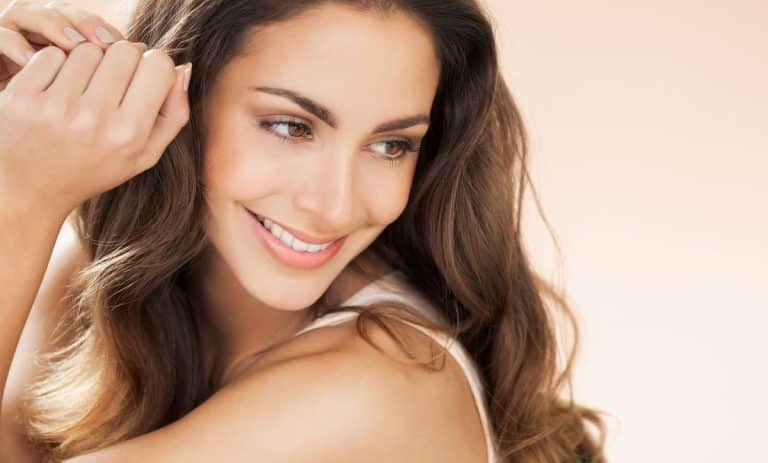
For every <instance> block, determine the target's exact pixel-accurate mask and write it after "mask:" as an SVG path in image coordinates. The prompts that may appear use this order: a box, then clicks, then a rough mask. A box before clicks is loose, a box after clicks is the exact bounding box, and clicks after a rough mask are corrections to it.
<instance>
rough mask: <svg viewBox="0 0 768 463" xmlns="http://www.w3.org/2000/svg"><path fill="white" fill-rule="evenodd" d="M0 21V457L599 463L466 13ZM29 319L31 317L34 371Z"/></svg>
mask: <svg viewBox="0 0 768 463" xmlns="http://www.w3.org/2000/svg"><path fill="white" fill-rule="evenodd" d="M0 25H2V26H3V27H4V28H5V29H4V30H5V34H4V37H6V38H5V42H4V45H1V46H2V47H3V49H2V50H3V54H5V55H6V57H7V58H8V59H10V60H11V61H14V63H15V65H9V66H8V69H7V74H9V75H13V78H12V79H11V80H10V82H8V83H7V85H8V87H7V88H6V89H5V90H4V92H3V93H0V111H2V114H3V117H4V120H7V121H10V123H9V124H7V125H6V128H5V129H2V132H0V137H2V143H0V145H2V146H3V147H5V148H2V151H1V152H0V159H2V163H3V164H2V169H3V173H4V174H6V173H10V172H13V175H4V176H3V177H2V183H0V189H1V190H2V191H3V192H4V193H5V195H4V198H9V199H8V200H7V201H8V206H7V207H6V212H5V215H4V216H3V218H2V219H3V222H4V223H5V224H13V225H12V226H9V227H7V228H6V231H4V233H5V234H4V235H3V238H4V240H5V242H6V243H11V242H13V243H14V244H13V246H10V245H6V247H4V248H3V253H4V254H3V256H2V257H3V258H4V259H3V261H4V262H14V260H15V261H22V260H23V261H24V263H25V265H23V266H21V267H22V268H21V270H20V269H19V268H18V266H13V278H14V281H20V282H22V283H23V284H21V285H19V286H18V287H19V289H17V290H16V293H12V294H11V296H8V297H9V298H10V299H8V303H7V304H6V306H7V307H8V309H6V307H4V310H8V311H9V313H10V314H11V315H9V317H10V320H11V321H15V322H17V323H12V322H11V323H8V326H9V327H8V328H4V331H2V335H3V337H2V339H0V341H1V342H2V345H3V346H4V347H5V348H6V351H7V350H10V351H11V352H13V348H11V347H9V346H11V345H12V346H13V347H16V344H17V343H18V345H19V349H18V350H17V352H16V354H14V355H15V357H14V368H13V369H11V372H10V374H9V375H8V388H9V389H8V391H6V393H5V394H4V399H3V404H2V407H3V415H4V417H6V418H4V421H3V426H4V428H3V429H2V432H3V438H4V439H3V442H13V444H4V447H3V450H4V452H6V453H5V455H13V458H15V460H14V461H25V460H23V459H26V461H41V460H44V459H45V460H51V461H71V462H101V461H110V462H123V461H125V462H127V461H137V460H139V459H144V460H148V461H169V462H170V461H184V462H193V461H201V462H202V461H228V462H238V461H253V460H256V461H269V462H295V461H309V460H311V461H318V462H322V461H328V462H330V461H334V462H343V461H368V462H377V461H408V462H411V461H413V462H416V461H419V462H427V461H441V462H448V461H456V462H459V461H461V462H465V461H466V462H470V461H471V462H483V461H515V462H549V461H559V462H577V461H590V462H597V461H603V457H602V439H600V441H599V442H597V441H596V440H595V439H594V438H593V437H592V436H590V435H589V433H588V432H587V427H586V422H587V421H590V422H592V423H593V424H595V425H596V426H597V427H598V428H599V429H602V422H601V419H600V418H599V417H598V415H597V414H596V413H595V412H594V411H592V410H590V409H587V408H583V407H580V406H578V405H576V404H575V403H574V402H573V400H563V399H561V398H560V397H559V393H560V392H561V390H560V389H561V386H562V385H563V383H564V382H567V381H568V380H569V366H570V362H571V361H572V358H571V359H569V362H568V365H566V368H565V369H564V371H562V372H558V369H557V365H556V352H557V345H556V339H555V337H554V327H553V323H554V319H553V318H552V314H550V313H548V310H547V308H546V306H545V303H544V296H546V295H547V294H549V295H552V296H555V295H554V293H550V292H549V290H548V288H547V286H546V285H545V284H544V283H543V282H541V281H540V280H539V279H538V278H537V277H536V276H535V274H534V272H533V269H532V268H531V266H530V264H529V263H528V261H527V258H526V255H525V253H524V251H523V247H522V242H521V240H520V233H519V231H520V230H519V223H520V219H519V210H520V201H521V200H522V193H523V186H524V180H526V179H527V175H526V171H525V136H524V131H523V127H522V123H521V121H520V118H519V114H518V112H517V110H516V108H515V105H514V103H513V100H512V97H511V96H510V94H509V91H508V89H507V86H506V85H505V83H504V81H503V80H502V78H501V76H500V74H499V71H498V63H497V55H496V46H495V42H494V36H493V31H492V28H491V26H490V24H489V22H488V19H487V17H486V15H485V14H484V13H483V11H482V10H481V9H480V7H479V6H478V5H477V4H476V3H475V2H473V1H469V0H454V1H446V0H440V1H413V0H400V1H378V2H376V1H354V0H346V1H320V0H298V1H293V2H284V1H254V0H248V1H246V0H242V1H241V0H237V1H236V0H213V1H211V0H208V1H205V0H187V1H181V0H145V1H142V2H140V3H139V5H137V7H136V10H135V12H134V15H133V17H132V18H131V21H130V23H129V27H128V30H127V33H126V38H127V40H122V39H123V37H122V35H121V34H120V32H119V31H117V30H116V29H115V28H114V27H113V26H111V25H109V24H107V23H105V22H104V21H103V20H102V19H101V18H98V17H95V16H93V15H87V13H85V12H83V11H81V10H78V9H76V8H75V7H73V6H71V5H66V4H57V3H50V4H47V6H45V7H42V6H37V5H31V4H25V3H16V4H14V5H13V6H12V7H11V8H9V9H8V10H6V12H5V13H4V14H3V16H2V20H0ZM54 26H55V27H54ZM66 27H69V28H70V29H66V32H63V31H64V30H65V28H66ZM28 42H29V43H28ZM32 43H37V44H38V46H37V47H35V48H39V47H40V46H42V45H45V44H47V43H50V44H51V46H49V47H46V48H44V49H43V50H41V51H39V52H38V53H37V54H36V55H35V56H34V57H33V58H32V59H31V61H28V58H27V57H26V56H25V52H29V51H33V50H30V49H24V46H30V47H31V46H32ZM25 44H26V45H25ZM147 47H148V48H149V49H151V50H150V51H149V52H146V53H145V54H143V55H142V54H141V52H143V51H144V50H145V48H147ZM185 63H191V69H192V71H191V78H190V64H185ZM174 66H175V68H174ZM17 71H18V73H17ZM187 86H188V87H187ZM187 92H188V93H187ZM30 108H33V109H30ZM52 115H53V116H52ZM24 133H27V134H30V133H34V134H35V136H34V137H23V136H22V135H23V134H24ZM40 140H43V141H44V143H41V142H40ZM54 147H55V148H56V149H53V148H54ZM11 148H12V149H11ZM95 172H98V175H94V173H95ZM40 179H44V180H45V181H41V180H40ZM73 209H74V213H73V214H72V215H69V212H70V211H72V210H73ZM33 211H34V212H33ZM68 215H69V218H70V219H72V222H73V224H74V226H75V228H76V231H77V240H72V241H71V242H68V241H67V240H66V238H65V235H64V234H63V233H62V234H61V235H59V239H58V240H56V234H57V233H58V230H59V229H60V226H61V225H62V223H64V222H65V219H66V218H67V217H68ZM33 219H34V220H33ZM32 224H34V226H33V225H32ZM41 224H42V226H41ZM54 242H55V247H54ZM22 248H23V249H25V250H26V251H25V253H23V254H22V253H21V251H20V249H22ZM52 248H53V249H52ZM30 249H32V250H34V251H32V253H31V254H30V251H29V250H30ZM51 254H52V257H51V260H50V262H51V264H50V265H49V266H48V269H47V270H46V268H45V262H47V261H48V257H49V256H50V255H51ZM14 258H15V259H14ZM35 263H36V264H37V265H36V264H35ZM4 265H5V267H3V268H2V271H3V274H2V275H3V276H4V278H5V279H4V280H0V283H4V282H10V281H11V271H12V270H11V269H12V266H11V265H10V264H4ZM43 272H45V274H44V275H43ZM41 280H42V283H40V282H41ZM38 285H39V290H38ZM24 288H28V291H26V292H24ZM35 294H36V297H33V295H35ZM62 296H66V297H62ZM32 299H34V301H33V300H32ZM555 301H556V302H557V303H558V304H559V305H560V306H561V307H563V308H564V309H565V310H564V313H565V314H566V315H568V316H569V317H570V312H569V311H568V309H567V306H565V304H564V303H563V301H561V300H559V299H557V298H555ZM29 306H32V309H31V310H30V316H29V320H30V322H29V323H30V324H32V323H33V322H34V320H41V322H40V326H44V327H53V326H55V327H56V328H57V329H56V331H55V333H54V334H55V335H56V337H55V339H54V340H53V341H52V342H51V343H50V345H47V344H46V345H45V346H44V347H45V349H42V347H41V350H44V351H45V352H44V355H41V356H40V357H39V358H38V360H39V363H37V364H36V365H38V366H37V367H36V368H35V369H32V368H27V369H24V368H23V367H21V366H19V367H17V365H21V364H22V362H30V359H31V358H32V356H33V354H32V353H31V351H32V348H30V347H29V346H35V345H36V344H34V341H33V340H29V341H25V338H24V336H22V335H21V327H22V325H23V324H24V321H25V320H26V319H27V312H24V311H23V310H22V309H21V307H29ZM10 309H15V310H10ZM54 314H55V315H54ZM9 317H7V318H9ZM349 321H355V323H347V322H349ZM29 326H30V327H25V328H24V331H25V335H26V333H27V332H31V333H43V334H38V336H44V335H46V334H51V333H50V332H49V331H44V330H45V329H46V328H38V327H37V325H29ZM51 330H52V328H51ZM20 338H21V339H20ZM29 339H35V335H34V334H30V335H29ZM435 341H437V343H435ZM452 341H453V342H452ZM455 341H458V343H457V342H455ZM24 346H27V347H24ZM40 346H43V345H42V344H40ZM440 346H443V347H445V348H446V349H447V350H444V349H441V348H440ZM446 354H447V355H446ZM10 355H11V354H9V357H8V358H9V360H8V361H7V362H4V363H5V364H6V368H5V369H4V370H0V371H2V372H3V373H5V372H6V371H8V369H7V363H10ZM25 355H27V357H24V356H25ZM20 358H23V360H18V359H20ZM9 436H10V437H9ZM25 440H28V443H27V442H26V441H25Z"/></svg>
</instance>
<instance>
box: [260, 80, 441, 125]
mask: <svg viewBox="0 0 768 463" xmlns="http://www.w3.org/2000/svg"><path fill="white" fill-rule="evenodd" d="M250 89H251V90H254V91H257V92H263V93H268V94H271V95H277V96H280V97H283V98H287V99H289V100H291V101H293V102H294V103H296V104H297V105H299V106H300V107H301V108H302V109H304V110H305V111H307V112H308V113H310V114H312V115H314V116H315V117H317V118H318V119H320V120H321V121H323V122H325V123H326V124H328V125H330V126H331V127H332V128H334V129H335V128H336V127H337V126H338V117H336V115H335V114H333V112H331V110H329V109H328V108H326V107H325V106H323V105H321V104H320V103H318V102H316V101H313V100H312V99H310V98H309V97H306V96H304V95H302V94H300V93H298V92H295V91H293V90H288V89H285V88H277V87H250ZM419 124H429V116H428V115H425V114H418V115H416V116H410V117H403V118H400V119H395V120H391V121H389V122H385V123H383V124H380V125H378V126H377V127H376V128H375V129H373V133H381V132H389V131H391V130H401V129H407V128H409V127H413V126H416V125H419Z"/></svg>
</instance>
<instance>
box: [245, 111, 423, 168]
mask: <svg viewBox="0 0 768 463" xmlns="http://www.w3.org/2000/svg"><path fill="white" fill-rule="evenodd" d="M281 124H285V125H288V126H291V127H301V128H304V129H306V130H305V131H306V132H310V133H311V130H312V129H311V127H309V126H308V125H307V124H304V123H303V122H298V121H294V120H265V121H261V122H259V127H261V128H262V129H264V130H265V131H266V132H267V133H269V134H271V135H274V136H275V137H277V138H279V139H281V140H282V141H289V142H292V143H301V141H302V140H303V139H301V138H291V137H286V136H285V135H281V134H279V133H277V132H275V131H274V130H273V127H274V126H276V125H281ZM376 143H399V144H400V146H402V149H401V153H402V154H400V155H399V156H397V157H387V156H386V155H382V156H383V158H384V162H386V163H387V164H389V165H390V166H393V167H394V166H396V165H397V164H400V162H402V161H403V159H404V158H405V157H406V156H407V155H408V154H411V153H416V152H417V151H418V149H416V148H414V143H413V141H411V140H383V141H380V142H376Z"/></svg>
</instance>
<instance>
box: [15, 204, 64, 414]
mask: <svg viewBox="0 0 768 463" xmlns="http://www.w3.org/2000/svg"><path fill="white" fill-rule="evenodd" d="M0 201H1V202H0V317H2V322H0V398H2V397H3V393H4V391H5V383H6V380H7V378H8V370H9V369H10V366H11V360H12V359H13V355H14V351H15V350H16V345H17V344H18V342H19V338H20V337H21V332H22V329H23V328H24V324H25V322H26V320H27V316H28V315H29V311H30V309H31V307H32V304H33V303H34V301H35V296H36V295H37V291H38V289H39V288H40V284H41V283H42V280H43V276H44V275H45V270H46V268H47V266H48V261H49V259H50V258H51V253H52V251H53V247H54V244H55V243H56V237H57V236H58V233H59V230H60V229H61V226H62V225H63V224H64V220H65V219H66V214H51V213H43V209H41V208H37V207H32V206H31V205H25V206H22V205H18V204H16V203H14V204H9V201H8V198H7V196H0ZM0 408H2V403H0Z"/></svg>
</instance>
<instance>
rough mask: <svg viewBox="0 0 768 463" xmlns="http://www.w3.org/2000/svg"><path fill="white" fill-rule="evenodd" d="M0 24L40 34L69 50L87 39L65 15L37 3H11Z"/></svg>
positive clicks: (17, 30) (18, 30)
mask: <svg viewBox="0 0 768 463" xmlns="http://www.w3.org/2000/svg"><path fill="white" fill-rule="evenodd" d="M0 26H1V27H5V28H8V29H12V30H15V31H16V32H19V33H30V34H38V35H40V36H42V37H45V38H46V39H47V40H49V41H50V42H51V43H52V44H53V45H55V46H56V47H58V48H60V49H62V50H64V51H67V52H68V51H70V50H72V49H73V48H75V46H76V45H77V44H78V43H80V42H83V41H85V40H87V39H86V38H85V37H84V36H83V35H82V34H81V33H80V32H78V31H77V29H76V28H75V26H74V24H72V23H71V22H70V21H69V19H67V18H66V17H65V16H64V15H62V14H61V13H59V12H58V11H55V10H53V9H51V8H46V7H45V6H44V5H40V4H35V3H13V4H11V5H10V6H9V7H8V8H6V9H5V10H4V11H3V14H2V15H0Z"/></svg>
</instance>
